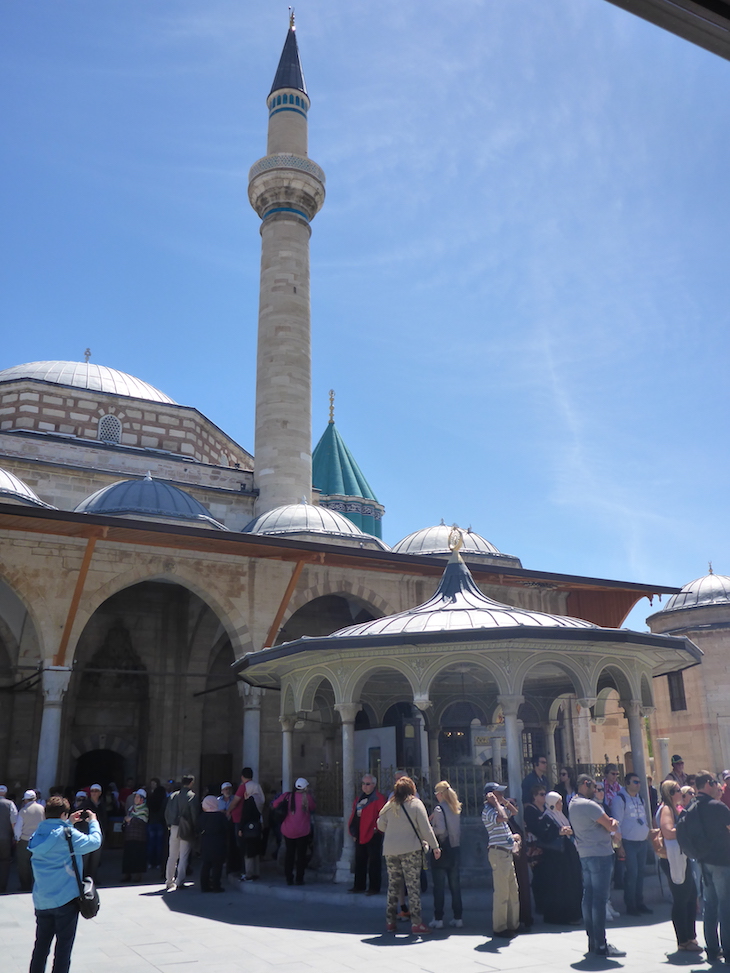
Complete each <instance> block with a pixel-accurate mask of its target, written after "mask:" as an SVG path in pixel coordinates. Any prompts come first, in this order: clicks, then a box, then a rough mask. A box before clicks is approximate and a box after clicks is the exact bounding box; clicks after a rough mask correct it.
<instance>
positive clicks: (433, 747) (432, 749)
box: [428, 724, 441, 784]
mask: <svg viewBox="0 0 730 973" xmlns="http://www.w3.org/2000/svg"><path fill="white" fill-rule="evenodd" d="M440 734H441V726H440V725H439V726H434V725H433V724H431V726H429V728H428V762H429V764H430V765H431V775H432V776H433V782H432V783H434V784H436V783H438V781H440V780H441V757H440V756H439V736H440Z"/></svg>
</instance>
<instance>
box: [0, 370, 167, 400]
mask: <svg viewBox="0 0 730 973" xmlns="http://www.w3.org/2000/svg"><path fill="white" fill-rule="evenodd" d="M23 378H30V379H36V380H37V381H39V382H53V384H54V385H71V386H73V387H74V388H79V389H88V390H89V391H90V392H110V393H113V394H114V395H128V396H130V398H133V399H148V400H149V401H151V402H169V403H172V404H173V405H174V404H175V400H174V399H171V398H170V396H169V395H165V393H164V392H160V390H159V389H156V388H155V387H154V385H150V384H149V383H147V382H143V381H141V379H139V378H135V377H134V375H127V373H126V372H120V371H118V370H117V369H116V368H107V367H106V365H96V364H92V363H91V362H79V361H34V362H28V363H27V364H25V365H13V366H12V368H4V369H3V370H2V371H0V382H14V381H17V380H18V379H23Z"/></svg>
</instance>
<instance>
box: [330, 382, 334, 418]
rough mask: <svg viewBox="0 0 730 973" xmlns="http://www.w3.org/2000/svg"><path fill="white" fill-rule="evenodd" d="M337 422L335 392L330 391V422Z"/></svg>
mask: <svg viewBox="0 0 730 973" xmlns="http://www.w3.org/2000/svg"><path fill="white" fill-rule="evenodd" d="M334 421H335V390H334V389H330V422H334Z"/></svg>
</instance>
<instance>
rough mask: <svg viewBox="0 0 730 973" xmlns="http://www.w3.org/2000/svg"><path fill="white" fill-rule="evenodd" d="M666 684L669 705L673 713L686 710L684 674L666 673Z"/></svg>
mask: <svg viewBox="0 0 730 973" xmlns="http://www.w3.org/2000/svg"><path fill="white" fill-rule="evenodd" d="M667 682H668V684H669V705H670V707H671V709H672V712H673V713H676V712H677V711H678V710H682V709H687V698H686V696H685V695H684V673H683V672H668V673H667Z"/></svg>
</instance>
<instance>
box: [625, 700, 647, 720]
mask: <svg viewBox="0 0 730 973" xmlns="http://www.w3.org/2000/svg"><path fill="white" fill-rule="evenodd" d="M619 705H620V706H621V708H622V709H623V711H624V713H625V714H626V719H627V720H628V719H629V717H631V716H634V717H641V715H642V713H641V709H642V706H641V700H640V699H622V700H621V701H620V704H619Z"/></svg>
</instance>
